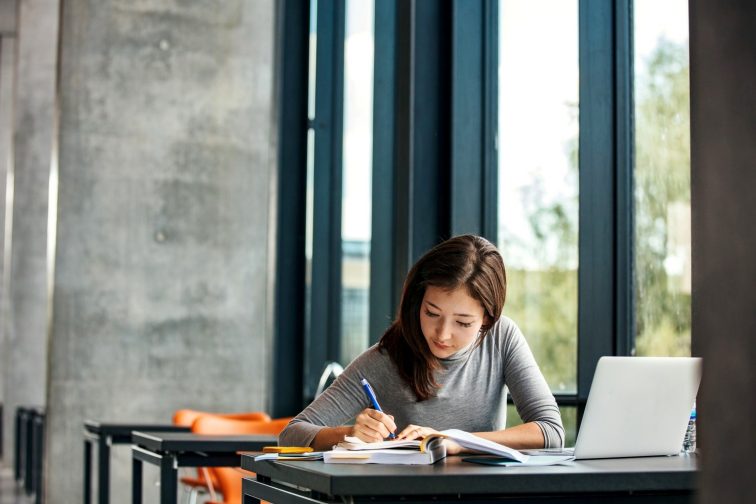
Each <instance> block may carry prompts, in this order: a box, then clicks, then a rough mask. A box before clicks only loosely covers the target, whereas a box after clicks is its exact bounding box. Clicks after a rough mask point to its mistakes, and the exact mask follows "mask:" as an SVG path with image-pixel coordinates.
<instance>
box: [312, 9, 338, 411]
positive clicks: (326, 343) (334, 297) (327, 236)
mask: <svg viewBox="0 0 756 504" xmlns="http://www.w3.org/2000/svg"><path fill="white" fill-rule="evenodd" d="M345 9H346V6H345V4H344V0H333V1H331V2H318V3H317V19H316V23H317V48H316V52H317V55H316V68H317V70H316V72H315V118H314V119H313V121H312V127H313V130H314V133H315V144H314V174H313V185H314V187H313V192H314V197H313V209H312V212H313V218H312V221H313V224H312V226H313V230H312V234H313V245H312V276H311V278H312V280H311V282H312V283H311V286H310V321H309V334H307V344H306V346H305V348H306V356H305V383H304V393H305V397H306V398H311V397H314V392H315V386H316V385H317V383H318V380H319V377H320V374H321V372H322V371H323V366H324V365H325V364H326V362H329V361H338V360H339V357H340V344H339V343H340V338H339V337H340V333H341V297H340V294H341V179H342V150H343V144H342V137H343V131H342V130H343V120H344V117H343V116H344V113H343V95H344V29H345V26H344V16H345Z"/></svg>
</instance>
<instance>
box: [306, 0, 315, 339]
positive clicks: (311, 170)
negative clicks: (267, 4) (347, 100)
mask: <svg viewBox="0 0 756 504" xmlns="http://www.w3.org/2000/svg"><path fill="white" fill-rule="evenodd" d="M317 15H318V2H317V0H310V44H309V67H308V69H307V116H308V118H309V119H310V120H312V119H314V118H315V69H316V56H317V43H318V36H317V26H318V24H317ZM305 191H306V198H307V201H306V202H305V212H306V215H305V328H304V329H305V341H306V345H309V344H310V341H311V336H312V335H311V327H310V324H311V322H312V319H311V317H310V315H311V313H312V299H311V294H312V241H313V236H312V228H313V219H314V213H315V201H314V194H315V130H314V129H313V128H311V127H308V128H307V186H306V189H305Z"/></svg>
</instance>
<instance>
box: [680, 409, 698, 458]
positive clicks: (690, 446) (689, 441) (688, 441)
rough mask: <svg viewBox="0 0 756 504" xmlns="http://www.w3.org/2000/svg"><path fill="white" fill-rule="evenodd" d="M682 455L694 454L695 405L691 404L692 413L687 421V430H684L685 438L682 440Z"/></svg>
mask: <svg viewBox="0 0 756 504" xmlns="http://www.w3.org/2000/svg"><path fill="white" fill-rule="evenodd" d="M682 451H683V453H695V452H696V405H695V404H693V411H691V412H690V418H689V419H688V428H687V429H686V430H685V438H683V446H682Z"/></svg>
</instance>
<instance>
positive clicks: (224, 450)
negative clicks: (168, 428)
mask: <svg viewBox="0 0 756 504" xmlns="http://www.w3.org/2000/svg"><path fill="white" fill-rule="evenodd" d="M132 441H133V443H134V444H133V446H132V448H131V450H132V469H133V474H132V481H131V499H132V500H131V502H132V503H133V504H141V502H142V462H148V463H150V464H154V465H156V466H158V467H160V503H161V504H169V503H170V504H176V492H177V483H176V480H177V479H178V468H179V467H238V466H239V465H240V457H239V454H238V452H240V451H252V452H259V451H262V449H263V447H264V446H271V445H276V444H278V438H277V437H276V436H267V435H263V436H258V435H244V436H242V435H199V434H191V433H184V432H164V433H162V432H134V433H133V435H132Z"/></svg>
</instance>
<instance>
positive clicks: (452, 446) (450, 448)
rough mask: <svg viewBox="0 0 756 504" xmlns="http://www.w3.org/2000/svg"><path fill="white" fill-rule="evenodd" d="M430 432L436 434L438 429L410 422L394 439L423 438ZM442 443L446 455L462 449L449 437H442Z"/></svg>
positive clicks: (456, 452) (454, 453)
mask: <svg viewBox="0 0 756 504" xmlns="http://www.w3.org/2000/svg"><path fill="white" fill-rule="evenodd" d="M431 434H438V431H437V430H436V429H431V428H430V427H421V426H419V425H412V424H410V425H408V426H407V427H405V428H404V429H403V430H402V432H400V433H399V435H398V436H396V439H423V438H424V437H427V436H429V435H431ZM444 444H445V445H446V453H447V454H448V455H457V454H458V453H460V452H461V451H462V447H461V446H459V445H458V444H457V443H455V442H454V441H451V440H449V439H444Z"/></svg>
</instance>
